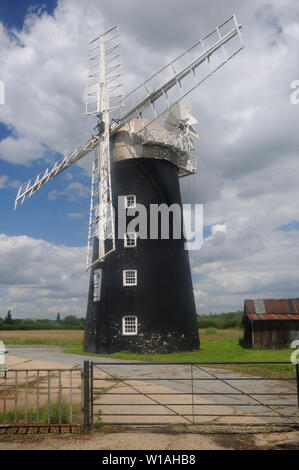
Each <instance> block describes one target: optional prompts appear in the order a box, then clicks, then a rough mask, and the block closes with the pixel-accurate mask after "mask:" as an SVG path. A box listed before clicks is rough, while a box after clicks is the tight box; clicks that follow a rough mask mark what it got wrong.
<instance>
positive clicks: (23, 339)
mask: <svg viewBox="0 0 299 470" xmlns="http://www.w3.org/2000/svg"><path fill="white" fill-rule="evenodd" d="M83 335H84V332H83V331H80V330H79V331H78V330H58V331H57V330H44V331H1V332H0V340H2V341H4V343H5V344H7V345H8V344H12V345H17V344H19V345H38V344H39V345H50V346H62V347H64V351H65V352H66V353H71V354H81V355H89V356H91V355H92V354H90V353H84V351H83ZM199 335H200V341H201V348H200V350H198V351H190V352H176V353H172V354H147V355H142V354H133V353H130V352H127V351H123V352H120V353H115V354H111V355H109V356H108V355H101V356H102V357H103V356H105V357H111V358H118V359H123V360H143V361H153V362H154V361H156V362H159V361H161V362H209V361H211V362H231V361H232V362H233V361H241V362H242V361H244V362H246V361H257V362H258V361H260V362H261V361H266V362H268V361H288V362H289V361H290V355H291V352H292V350H291V349H280V350H259V349H245V348H243V347H242V346H241V345H240V344H239V339H240V338H242V335H243V331H242V330H240V329H231V330H228V329H226V330H217V329H215V328H207V329H200V330H199ZM94 356H97V355H94ZM230 368H231V366H230ZM234 370H239V371H243V372H244V371H246V373H253V374H256V373H258V374H262V375H266V376H271V377H285V378H288V377H290V376H293V374H294V366H293V365H288V364H287V365H276V364H275V365H246V366H243V365H242V366H234Z"/></svg>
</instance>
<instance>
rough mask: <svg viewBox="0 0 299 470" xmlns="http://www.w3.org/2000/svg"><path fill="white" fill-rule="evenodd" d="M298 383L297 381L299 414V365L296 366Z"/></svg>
mask: <svg viewBox="0 0 299 470" xmlns="http://www.w3.org/2000/svg"><path fill="white" fill-rule="evenodd" d="M296 381H297V403H298V412H299V364H296Z"/></svg>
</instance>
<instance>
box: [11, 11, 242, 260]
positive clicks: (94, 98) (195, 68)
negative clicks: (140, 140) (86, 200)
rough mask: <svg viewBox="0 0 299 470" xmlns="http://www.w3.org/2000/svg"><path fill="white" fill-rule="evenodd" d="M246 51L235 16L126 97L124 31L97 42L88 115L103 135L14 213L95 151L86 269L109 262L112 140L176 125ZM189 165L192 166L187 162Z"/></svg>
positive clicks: (21, 196) (92, 47)
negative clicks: (187, 100) (123, 133)
mask: <svg viewBox="0 0 299 470" xmlns="http://www.w3.org/2000/svg"><path fill="white" fill-rule="evenodd" d="M243 47H244V44H243V40H242V36H241V25H240V24H239V23H238V22H237V19H236V17H235V15H233V16H232V17H231V18H229V19H228V20H227V21H226V22H224V23H223V24H221V25H220V26H218V27H217V28H216V29H214V30H213V31H211V33H209V34H208V35H207V36H205V37H204V38H202V39H200V40H199V41H198V42H197V43H196V44H194V45H193V46H192V47H191V48H190V49H188V50H186V51H185V52H183V53H182V54H180V55H179V56H178V57H177V58H176V59H175V60H173V61H171V62H170V63H169V64H168V65H166V66H165V67H163V68H162V69H161V70H159V71H158V72H157V73H156V74H154V75H153V76H152V77H151V78H150V79H148V80H146V81H145V82H144V83H143V84H142V85H140V86H139V87H137V88H136V89H135V90H133V91H132V92H131V93H130V94H128V95H127V96H126V97H124V93H123V83H122V65H121V53H120V44H119V28H118V26H115V27H114V28H111V29H110V30H108V31H106V32H105V33H103V34H101V35H99V36H98V37H96V38H95V39H94V40H92V41H91V42H90V44H89V60H88V84H87V93H86V114H91V115H96V116H98V118H99V120H100V122H99V124H98V126H97V128H98V130H99V134H98V135H96V136H94V137H92V138H91V139H90V140H88V141H87V142H86V143H85V144H83V145H81V146H80V147H79V148H77V149H75V150H74V151H73V152H72V153H71V154H70V155H68V156H66V157H64V158H63V159H62V160H61V161H59V162H56V163H55V164H54V165H53V166H52V167H50V168H48V169H47V170H45V171H44V172H43V173H41V174H39V175H37V176H36V177H35V178H33V179H31V180H30V181H28V182H27V183H25V184H23V185H21V186H20V188H19V191H18V194H17V197H16V200H15V209H16V208H17V207H19V206H20V205H22V204H23V203H24V201H26V200H27V199H29V198H30V197H31V196H32V195H33V194H35V193H36V192H37V191H38V190H39V189H40V188H41V187H42V186H43V185H44V184H45V183H47V182H48V181H50V180H51V179H52V178H54V177H55V176H57V175H58V174H60V173H61V172H62V171H64V170H65V169H66V168H68V167H69V166H70V165H72V164H74V163H76V162H77V161H78V160H80V159H81V158H82V157H84V156H85V155H86V154H87V153H89V152H91V151H92V150H94V149H96V152H95V159H94V163H93V173H92V190H91V208H90V221H89V235H88V256H87V267H91V266H92V265H94V264H95V263H96V262H98V261H99V260H101V259H104V258H105V256H106V255H107V254H108V253H110V252H111V251H113V249H114V247H115V234H114V221H113V210H112V188H111V174H110V163H111V162H110V136H111V135H113V134H114V133H116V132H117V131H118V130H119V129H120V128H122V127H123V126H126V127H127V129H128V130H129V131H130V132H131V128H130V122H131V121H132V120H134V119H136V118H137V119H138V120H139V123H140V126H139V130H138V133H139V134H140V135H142V132H144V131H146V129H147V128H148V126H150V124H151V123H152V122H153V121H155V120H157V119H158V118H159V117H161V116H162V115H163V114H164V115H165V113H166V114H168V115H169V117H168V118H167V120H168V125H169V126H173V125H175V124H173V122H174V119H172V117H171V113H173V111H174V110H175V109H176V108H175V106H176V105H178V103H179V102H180V101H181V100H182V99H183V98H184V97H185V96H187V95H188V94H189V93H190V92H191V91H193V90H194V89H195V88H197V87H198V86H199V85H200V84H201V83H203V82H204V81H205V80H206V79H207V78H208V77H209V76H211V75H212V74H213V73H214V72H216V70H218V69H219V68H220V67H222V66H223V65H224V64H225V63H227V62H228V61H229V60H230V59H231V58H232V57H234V56H235V55H236V54H237V53H238V52H240V51H241V50H242V49H243ZM125 101H126V102H131V106H129V107H128V108H127V109H124V103H125ZM178 109H181V110H183V109H184V108H180V107H179V108H178ZM115 112H117V113H118V114H119V118H118V119H116V120H114V121H113V122H112V123H110V117H111V115H112V114H113V113H115ZM185 112H186V113H187V114H186V115H185V117H184V119H183V121H184V120H185V121H186V119H187V122H186V123H187V128H188V132H189V133H190V135H192V136H193V137H196V131H195V129H194V127H193V126H194V125H196V124H197V121H196V119H195V118H193V117H192V116H191V115H189V114H188V112H189V111H187V107H185V111H183V113H185ZM111 113H112V114H111ZM173 114H174V115H175V114H176V113H175V112H174V113H173ZM181 116H182V115H181ZM176 117H177V116H176ZM186 123H185V124H186ZM186 165H187V166H188V161H187V163H186ZM187 166H186V168H187ZM95 240H98V241H99V249H98V256H97V258H96V259H92V252H93V249H92V245H93V242H94V241H95ZM109 240H112V248H111V244H110V245H109V244H108V241H109Z"/></svg>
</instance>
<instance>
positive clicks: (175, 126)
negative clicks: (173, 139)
mask: <svg viewBox="0 0 299 470" xmlns="http://www.w3.org/2000/svg"><path fill="white" fill-rule="evenodd" d="M190 109H191V108H190V106H185V105H183V104H181V103H177V104H175V105H174V106H172V107H171V108H170V109H169V111H167V112H166V113H163V116H164V117H165V124H164V127H165V129H167V130H168V131H170V132H175V133H182V134H184V135H186V136H188V135H192V136H193V137H195V138H196V139H199V135H198V133H197V132H196V130H195V129H194V126H195V125H196V124H198V121H197V119H196V118H195V117H194V116H192V115H191V114H190Z"/></svg>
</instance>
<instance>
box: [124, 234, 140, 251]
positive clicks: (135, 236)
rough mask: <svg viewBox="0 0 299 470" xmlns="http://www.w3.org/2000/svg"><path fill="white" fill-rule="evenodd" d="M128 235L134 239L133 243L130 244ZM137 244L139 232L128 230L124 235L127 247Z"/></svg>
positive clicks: (131, 239) (133, 246)
mask: <svg viewBox="0 0 299 470" xmlns="http://www.w3.org/2000/svg"><path fill="white" fill-rule="evenodd" d="M128 237H130V241H133V244H128ZM136 246H137V233H136V232H127V233H125V235H124V247H125V248H135V247H136Z"/></svg>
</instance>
